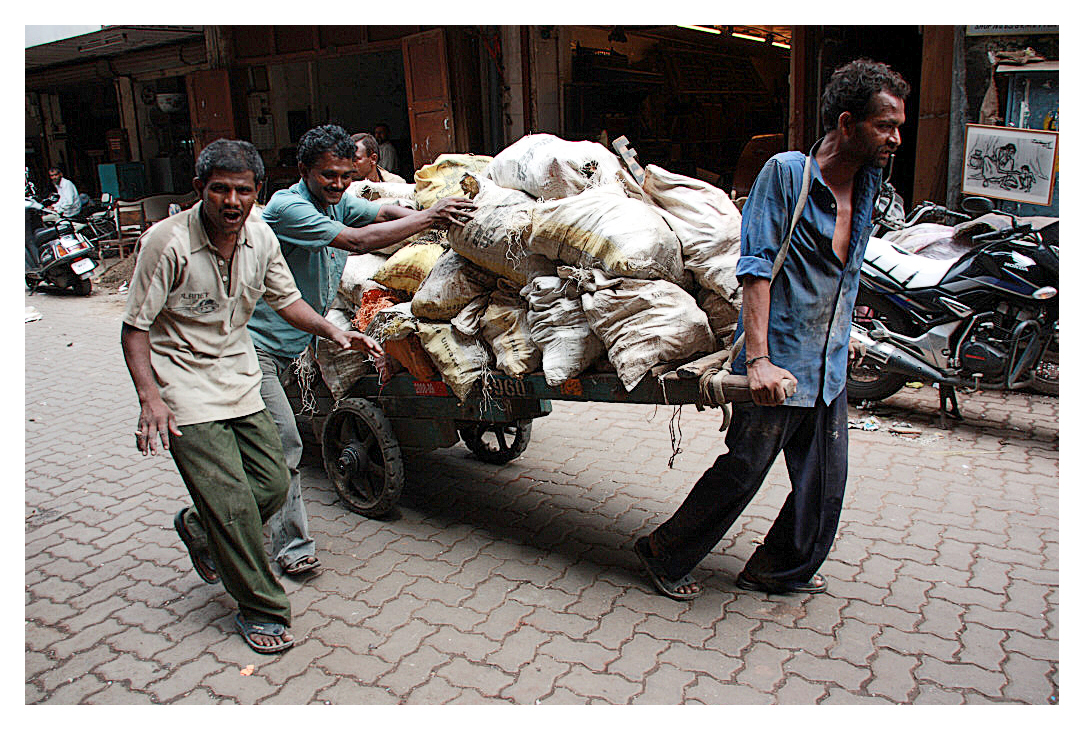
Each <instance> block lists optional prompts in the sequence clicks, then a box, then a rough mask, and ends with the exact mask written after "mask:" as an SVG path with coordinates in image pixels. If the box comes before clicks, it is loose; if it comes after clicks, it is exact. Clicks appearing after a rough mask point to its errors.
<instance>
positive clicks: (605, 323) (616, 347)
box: [580, 270, 716, 390]
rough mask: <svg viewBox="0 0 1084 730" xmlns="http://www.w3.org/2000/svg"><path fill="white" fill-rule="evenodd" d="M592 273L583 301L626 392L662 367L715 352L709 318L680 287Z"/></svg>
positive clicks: (588, 319) (597, 272)
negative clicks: (698, 354)
mask: <svg viewBox="0 0 1084 730" xmlns="http://www.w3.org/2000/svg"><path fill="white" fill-rule="evenodd" d="M593 275H594V280H593V281H588V282H586V283H585V284H584V288H585V291H584V293H583V295H582V296H581V297H580V301H581V303H582V304H583V311H584V314H586V315H587V321H588V322H589V323H590V324H591V330H592V331H593V332H594V333H595V334H596V335H598V336H599V338H600V339H601V340H602V342H603V343H604V344H605V345H606V352H607V356H608V358H609V360H610V362H611V363H613V366H614V367H615V368H616V369H617V375H618V377H619V378H621V382H622V383H623V384H624V386H625V389H626V390H632V389H633V388H634V387H636V384H637V383H639V382H640V380H641V379H642V378H643V377H644V375H646V374H647V372H648V371H649V370H651V368H652V367H654V366H655V365H658V364H659V363H663V362H671V361H673V360H680V359H682V358H685V357H689V356H691V355H693V354H695V353H698V352H705V353H708V352H715V350H716V347H715V336H714V335H713V334H712V332H711V328H710V327H709V326H708V316H707V315H706V314H705V313H704V312H702V311H701V310H700V308H699V307H697V306H696V300H695V299H693V297H692V295H690V294H689V293H688V292H686V291H685V290H684V289H682V288H681V287H679V286H678V285H676V284H672V283H670V282H668V281H644V280H640V279H627V278H621V279H607V278H606V277H605V276H604V275H603V274H602V272H600V271H597V270H596V271H594V272H593Z"/></svg>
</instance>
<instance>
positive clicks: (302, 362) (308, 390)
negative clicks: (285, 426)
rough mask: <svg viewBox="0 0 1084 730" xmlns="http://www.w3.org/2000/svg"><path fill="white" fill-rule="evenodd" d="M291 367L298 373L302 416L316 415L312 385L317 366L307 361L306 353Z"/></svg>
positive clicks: (296, 359) (299, 356)
mask: <svg viewBox="0 0 1084 730" xmlns="http://www.w3.org/2000/svg"><path fill="white" fill-rule="evenodd" d="M306 352H307V351H306ZM290 366H291V367H292V368H293V369H294V372H295V373H297V384H298V387H299V389H300V391H301V413H300V414H298V415H301V416H315V415H316V405H317V404H316V394H315V393H314V392H313V389H312V383H313V379H314V378H315V377H316V366H315V364H314V362H313V360H312V359H307V358H306V357H305V353H304V352H303V353H301V354H300V355H298V356H297V357H296V358H294V360H293V362H291V363H290Z"/></svg>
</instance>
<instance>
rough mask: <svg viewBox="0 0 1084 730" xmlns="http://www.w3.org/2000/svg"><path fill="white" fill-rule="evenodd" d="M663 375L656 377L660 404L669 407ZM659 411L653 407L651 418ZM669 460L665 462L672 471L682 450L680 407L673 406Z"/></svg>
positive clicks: (656, 407)
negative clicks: (660, 399)
mask: <svg viewBox="0 0 1084 730" xmlns="http://www.w3.org/2000/svg"><path fill="white" fill-rule="evenodd" d="M664 375H665V373H662V374H660V375H659V376H658V378H657V379H658V381H659V390H661V391H662V404H663V405H664V406H668V405H670V398H669V396H668V395H667V393H666V380H664V379H663V376H664ZM658 410H659V407H658V405H656V406H655V411H654V413H652V416H651V417H652V418H654V417H655V413H657V412H658ZM669 428H670V460H669V461H667V462H666V465H667V466H668V467H669V468H671V469H673V468H674V460H675V459H676V458H677V456H678V454H680V453H682V452H683V451H684V449H682V448H681V406H680V405H676V406H674V412H673V413H672V414H671V415H670V424H669Z"/></svg>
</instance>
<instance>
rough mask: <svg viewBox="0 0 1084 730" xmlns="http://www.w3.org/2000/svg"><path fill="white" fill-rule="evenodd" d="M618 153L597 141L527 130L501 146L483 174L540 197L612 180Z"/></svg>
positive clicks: (557, 195)
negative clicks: (511, 142)
mask: <svg viewBox="0 0 1084 730" xmlns="http://www.w3.org/2000/svg"><path fill="white" fill-rule="evenodd" d="M620 171H621V162H620V161H619V160H618V158H617V155H615V154H614V153H612V152H610V151H609V150H608V149H606V148H605V147H603V146H602V145H600V144H599V143H598V142H569V141H567V140H563V139H561V138H560V137H555V136H554V135H552V134H530V135H527V136H526V137H521V138H520V139H519V140H517V141H516V142H515V143H513V144H511V145H509V146H508V147H506V148H505V149H504V150H502V151H501V152H500V153H499V154H498V155H497V156H496V157H494V158H493V162H491V163H490V165H489V169H488V170H487V171H486V174H487V175H488V176H489V179H491V180H493V182H495V183H497V184H498V185H500V186H501V187H504V188H514V189H516V190H522V191H523V192H525V193H528V194H529V195H531V196H533V197H534V198H537V199H540V200H554V199H556V198H567V197H569V196H571V195H577V194H579V193H581V192H583V191H584V190H585V189H586V188H588V187H590V186H594V185H599V184H605V183H611V182H615V181H616V180H617V179H618V175H619V173H620Z"/></svg>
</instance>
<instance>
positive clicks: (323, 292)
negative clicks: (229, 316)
mask: <svg viewBox="0 0 1084 730" xmlns="http://www.w3.org/2000/svg"><path fill="white" fill-rule="evenodd" d="M355 149H356V148H355V143H354V141H353V140H352V139H351V138H350V135H348V134H347V133H346V131H345V130H343V128H342V127H339V126H337V125H333V124H328V125H324V126H320V127H316V128H314V129H310V130H309V131H308V132H306V133H305V134H304V135H302V137H301V140H300V141H299V142H298V146H297V159H298V165H297V167H298V172H299V173H300V174H301V180H299V181H298V183H297V184H296V185H293V186H292V187H290V188H289V189H287V190H279V191H278V192H276V193H275V194H274V195H272V196H271V199H270V200H269V201H267V207H266V208H264V211H263V219H264V221H266V222H267V224H268V225H270V226H271V229H272V230H273V231H274V233H275V236H277V237H278V240H279V243H280V244H281V246H282V253H283V255H284V256H285V259H286V263H287V264H288V265H289V267H290V270H291V271H292V272H293V276H294V279H295V280H296V281H297V286H298V289H300V290H301V296H302V297H303V298H304V299H305V301H306V302H308V303H309V305H311V306H312V308H313V309H315V310H316V311H317V312H320V313H321V314H325V313H326V312H327V310H328V307H329V306H330V304H331V300H332V299H334V298H335V294H336V293H337V292H338V289H339V280H340V279H341V278H342V273H343V268H344V267H345V266H346V257H347V255H348V254H351V253H367V252H369V251H374V250H377V249H380V248H384V247H385V246H389V245H391V244H393V243H398V242H399V241H402V240H403V239H405V238H408V237H410V236H412V235H414V234H415V233H419V232H421V231H423V230H425V229H427V228H430V227H432V226H435V225H445V224H452V225H462V224H463V223H464V222H465V221H466V220H468V219H469V218H470V217H471V215H472V213H471V211H473V210H474V203H472V202H470V201H469V200H465V199H463V198H444V199H442V200H439V201H437V203H435V204H434V205H433V206H432V207H430V208H428V209H426V210H422V211H416V210H411V209H409V208H403V207H400V206H397V205H377V204H375V203H373V202H371V201H368V200H363V199H361V198H358V197H356V196H353V195H344V194H343V193H344V192H345V191H346V189H347V187H348V186H349V185H350V183H351V181H352V180H353V177H354V154H355ZM248 330H249V333H250V334H251V335H252V341H253V343H255V346H256V355H257V357H258V358H259V364H260V368H261V370H262V372H263V380H262V384H261V386H260V393H261V395H262V396H263V401H264V403H266V404H267V408H268V410H269V411H270V413H271V416H272V418H273V419H274V421H275V426H276V427H277V428H278V432H279V436H280V438H281V439H282V446H283V449H284V451H285V453H286V463H287V467H288V468H289V472H290V488H289V496H288V497H287V498H286V503H285V505H283V507H282V509H281V510H280V511H279V512H278V513H277V514H276V515H275V516H274V517H272V518H271V554H272V557H273V559H274V560H275V561H277V562H278V563H279V566H280V567H281V568H282V570H283V572H285V573H286V574H287V575H301V574H304V573H308V572H310V571H312V570H314V569H316V568H317V567H319V565H320V560H319V558H317V557H316V545H315V542H314V540H313V538H312V535H311V534H310V533H309V528H308V514H307V513H306V510H305V504H304V502H303V501H302V498H301V474H300V471H299V469H298V465H299V464H300V463H301V453H302V443H301V435H300V433H299V432H298V429H297V423H296V421H295V420H294V414H293V409H292V408H291V406H290V401H289V399H288V398H287V397H286V392H285V391H284V390H283V387H282V382H281V378H282V375H283V373H284V372H285V371H286V370H287V368H289V367H290V364H291V362H292V361H293V360H294V359H295V358H297V357H298V356H300V355H301V353H302V352H304V351H305V348H306V347H308V345H309V342H310V341H311V340H312V336H311V335H310V334H309V333H308V332H307V331H305V332H302V331H299V330H298V328H297V327H295V326H293V323H291V322H289V321H286V320H285V319H284V318H282V317H280V316H279V315H278V314H277V313H276V312H275V311H274V310H273V308H272V307H271V306H268V303H265V302H260V303H259V304H257V305H256V311H255V312H254V313H253V315H252V321H251V322H249V325H248Z"/></svg>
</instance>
